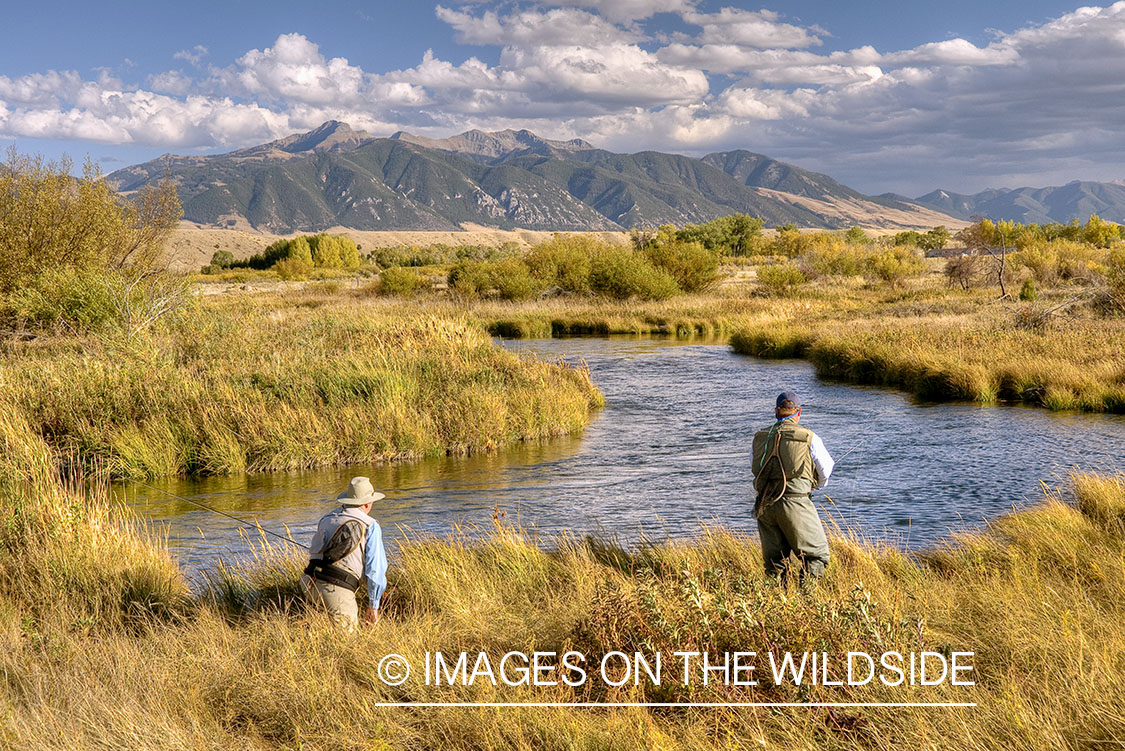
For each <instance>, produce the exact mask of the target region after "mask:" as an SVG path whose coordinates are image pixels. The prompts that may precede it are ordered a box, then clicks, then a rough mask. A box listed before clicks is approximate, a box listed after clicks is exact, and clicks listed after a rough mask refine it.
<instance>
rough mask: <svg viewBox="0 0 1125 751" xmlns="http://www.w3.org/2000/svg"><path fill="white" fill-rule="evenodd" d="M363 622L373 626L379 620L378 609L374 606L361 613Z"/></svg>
mask: <svg viewBox="0 0 1125 751" xmlns="http://www.w3.org/2000/svg"><path fill="white" fill-rule="evenodd" d="M363 622H364V623H366V624H367V625H369V626H374V625H375V624H376V623H378V622H379V611H378V610H376V609H375V608H368V609H367V610H365V611H364V613H363Z"/></svg>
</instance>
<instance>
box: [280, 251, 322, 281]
mask: <svg viewBox="0 0 1125 751" xmlns="http://www.w3.org/2000/svg"><path fill="white" fill-rule="evenodd" d="M273 270H274V271H276V272H277V275H278V276H279V277H281V278H282V279H284V280H286V281H300V280H304V279H308V278H309V274H311V273H312V270H313V262H312V260H311V259H305V258H303V257H300V256H290V257H289V258H282V259H281V260H280V261H278V262H277V263H275V264H274V265H273Z"/></svg>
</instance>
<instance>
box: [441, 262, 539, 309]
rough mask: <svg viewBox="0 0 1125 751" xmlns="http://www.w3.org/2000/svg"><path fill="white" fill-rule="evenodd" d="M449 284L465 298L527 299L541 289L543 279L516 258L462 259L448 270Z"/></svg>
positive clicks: (457, 293)
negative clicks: (536, 276) (532, 273)
mask: <svg viewBox="0 0 1125 751" xmlns="http://www.w3.org/2000/svg"><path fill="white" fill-rule="evenodd" d="M449 288H450V290H451V291H452V292H453V294H454V295H456V296H458V297H462V298H465V299H476V298H479V297H499V298H500V299H502V300H527V299H529V298H531V297H534V296H535V295H536V294H538V293H539V290H540V289H541V288H542V286H541V283H540V282H539V281H538V280H537V279H535V277H533V276H532V275H531V271H530V270H528V268H527V265H526V264H524V263H523V261H521V260H519V259H517V258H506V259H504V260H501V261H474V260H463V261H459V262H458V263H457V264H455V265H454V266H453V268H452V269H450V270H449Z"/></svg>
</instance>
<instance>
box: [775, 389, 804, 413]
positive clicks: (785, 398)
mask: <svg viewBox="0 0 1125 751" xmlns="http://www.w3.org/2000/svg"><path fill="white" fill-rule="evenodd" d="M785 402H792V403H793V406H794V407H797V408H798V409H800V407H801V403H800V402H799V401H797V395H796V394H794V393H793V392H792V391H782V392H781V393H780V394H778V395H777V408H778V409H781V407H782V405H783V404H785Z"/></svg>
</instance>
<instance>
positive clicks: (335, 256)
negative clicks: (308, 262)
mask: <svg viewBox="0 0 1125 751" xmlns="http://www.w3.org/2000/svg"><path fill="white" fill-rule="evenodd" d="M308 244H309V250H310V251H311V253H312V260H313V264H314V265H315V266H316V267H317V268H322V269H338V268H340V267H341V265H342V259H341V258H340V246H339V244H338V243H337V242H336V238H335V237H332V236H331V235H323V234H322V235H313V236H312V237H310V238H309V239H308Z"/></svg>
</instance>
